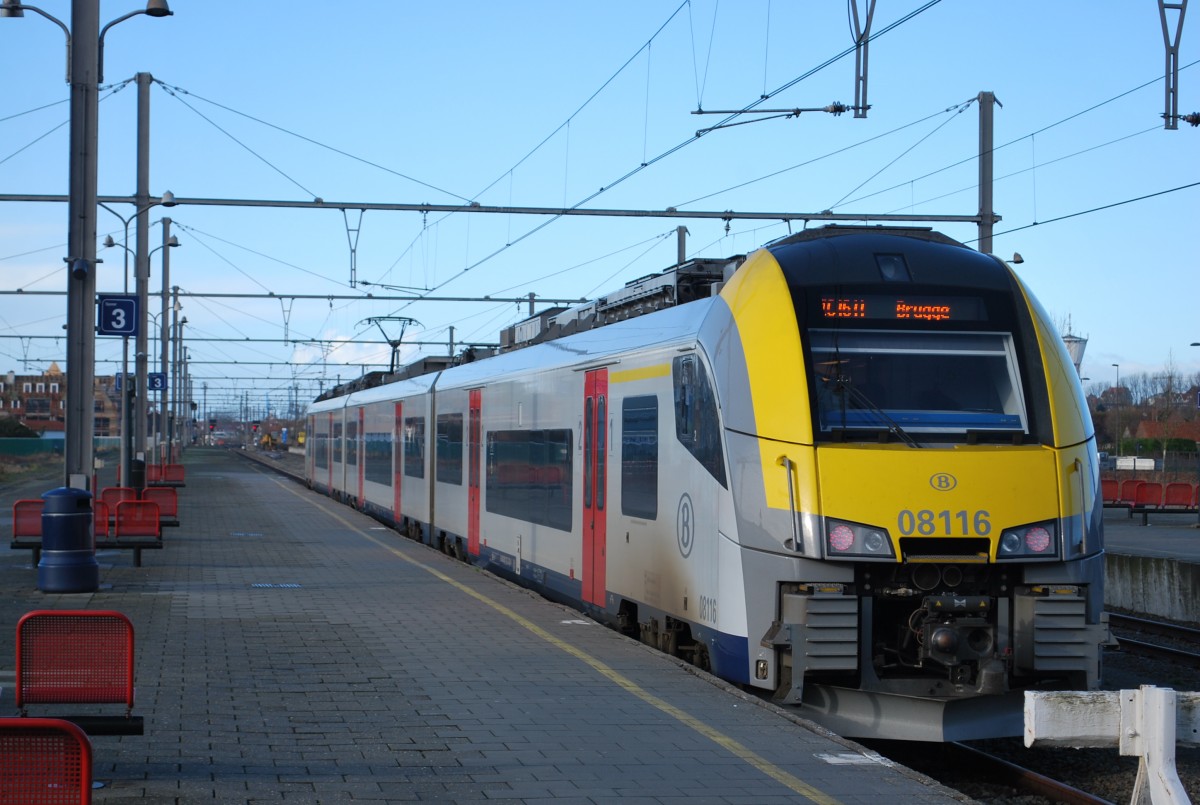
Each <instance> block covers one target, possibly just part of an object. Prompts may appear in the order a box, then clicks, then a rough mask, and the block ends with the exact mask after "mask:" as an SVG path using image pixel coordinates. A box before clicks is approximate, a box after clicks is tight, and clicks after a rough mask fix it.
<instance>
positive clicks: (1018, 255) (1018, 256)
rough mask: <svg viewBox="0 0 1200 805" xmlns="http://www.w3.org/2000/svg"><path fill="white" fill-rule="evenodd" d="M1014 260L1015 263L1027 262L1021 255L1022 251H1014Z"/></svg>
mask: <svg viewBox="0 0 1200 805" xmlns="http://www.w3.org/2000/svg"><path fill="white" fill-rule="evenodd" d="M1012 262H1013V263H1014V264H1015V265H1020V264H1021V263H1024V262H1025V258H1024V257H1022V256H1021V253H1020V252H1013V259H1012Z"/></svg>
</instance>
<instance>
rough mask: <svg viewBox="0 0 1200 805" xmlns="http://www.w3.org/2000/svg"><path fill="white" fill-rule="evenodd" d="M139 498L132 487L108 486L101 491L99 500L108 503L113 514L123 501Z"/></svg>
mask: <svg viewBox="0 0 1200 805" xmlns="http://www.w3.org/2000/svg"><path fill="white" fill-rule="evenodd" d="M137 496H138V493H137V490H136V489H134V488H133V487H131V486H106V487H104V488H103V489H101V490H100V497H99V498H98V499H99V500H102V501H104V502H105V503H107V504H108V510H109V511H110V512H113V511H116V510H117V504H118V503H120V502H121V501H122V500H137Z"/></svg>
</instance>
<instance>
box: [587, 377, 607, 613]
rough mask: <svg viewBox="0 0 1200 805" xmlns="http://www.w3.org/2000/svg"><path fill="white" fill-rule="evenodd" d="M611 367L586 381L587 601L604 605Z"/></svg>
mask: <svg viewBox="0 0 1200 805" xmlns="http://www.w3.org/2000/svg"><path fill="white" fill-rule="evenodd" d="M607 457H608V370H607V369H595V370H593V371H590V372H588V373H587V375H586V377H585V379H584V384H583V600H584V601H586V602H587V603H589V604H596V605H597V606H604V592H605V566H606V560H605V553H606V551H605V547H606V546H605V541H606V539H607V522H606V521H607V516H608V515H607V512H606V508H607V501H606V500H605V493H606V489H607V485H606V479H607V466H606V459H607Z"/></svg>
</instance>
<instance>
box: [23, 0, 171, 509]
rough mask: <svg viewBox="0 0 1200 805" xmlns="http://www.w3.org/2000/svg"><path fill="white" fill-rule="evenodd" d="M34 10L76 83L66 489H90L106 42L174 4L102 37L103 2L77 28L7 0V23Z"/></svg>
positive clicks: (90, 7)
mask: <svg viewBox="0 0 1200 805" xmlns="http://www.w3.org/2000/svg"><path fill="white" fill-rule="evenodd" d="M25 10H29V11H33V12H35V13H37V14H39V15H41V16H42V17H45V18H46V19H48V20H50V21H51V22H53V23H55V24H56V25H58V27H59V28H61V29H62V30H63V33H65V34H66V36H67V80H68V81H69V82H70V84H71V98H70V106H71V115H70V119H71V127H70V129H71V133H70V150H69V163H70V165H69V171H68V172H69V176H70V191H69V194H68V203H67V256H66V257H65V258H64V260H65V262H66V263H67V267H68V271H67V414H66V444H65V445H64V452H65V459H66V461H65V475H66V484H65V485H66V486H68V487H75V488H78V489H87V488H88V487H89V486H90V483H89V482H90V477H91V473H92V470H93V465H94V455H95V451H94V446H93V441H92V440H93V432H94V429H95V411H94V409H93V405H92V396H93V393H94V391H93V390H94V386H95V380H96V366H95V364H96V167H97V153H96V152H97V144H98V142H99V131H98V129H97V124H96V121H97V115H98V112H99V102H98V97H97V95H98V91H99V83H100V52H101V39H102V36H103V34H104V33H107V32H108V29H109V28H111V27H112V26H113V25H116V24H117V23H119V22H123V21H125V20H127V19H130V18H131V17H134V16H137V15H139V14H146V15H149V16H151V17H165V16H168V15H170V14H171V11H170V9H168V8H167V3H166V0H149V2H147V3H146V8H145V9H142V10H140V11H134V12H131V13H129V14H126V15H124V16H122V17H119V18H118V19H115V20H113V21H112V22H110V23H109V24H108V25H106V26H105V27H104V30H103V32H101V30H100V3H99V2H95V1H94V0H93V1H92V2H88V0H74V2H72V3H71V27H70V28H69V29H68V28H67V26H66V25H65V24H64V23H63V22H62V21H60V20H58V19H55V18H54V17H53V16H51V15H50V14H47V13H46V12H45V11H42V10H41V9H39V8H36V7H34V6H28V5H24V4H22V3H19V2H15V0H4V2H3V6H2V7H0V11H2V12H3V13H2V14H0V17H21V16H23V14H22V13H21V12H23V11H25Z"/></svg>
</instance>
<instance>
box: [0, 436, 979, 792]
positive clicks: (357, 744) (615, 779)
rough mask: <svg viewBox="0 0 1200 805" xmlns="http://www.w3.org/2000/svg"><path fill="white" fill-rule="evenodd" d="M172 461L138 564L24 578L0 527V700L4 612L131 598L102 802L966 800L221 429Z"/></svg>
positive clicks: (13, 616) (8, 687)
mask: <svg viewBox="0 0 1200 805" xmlns="http://www.w3.org/2000/svg"><path fill="white" fill-rule="evenodd" d="M183 463H184V465H185V467H186V472H187V486H186V487H185V488H183V489H181V490H180V520H181V523H182V525H181V526H180V527H179V528H175V529H170V530H169V531H168V532H167V533H166V534H165V536H164V540H165V542H166V546H165V548H164V549H163V550H162V551H156V552H154V553H152V554H149V555H147V556H146V557H145V559H144V564H143V567H140V568H136V567H133V565H132V557H131V556H130V555H129V554H128V553H127V552H101V553H100V554H99V556H98V558H99V561H100V563H101V574H100V576H101V588H100V589H99V590H98V591H96V592H95V593H84V594H75V595H64V594H45V593H42V592H40V591H38V590H37V587H36V584H37V574H36V570H35V569H33V568H31V567H30V566H29V561H30V556H29V552H27V551H12V550H9V549H8V548H7V547H4V548H0V688H3V692H2V693H0V712H4V713H5V714H12V713H14V712H15V705H14V699H13V695H12V678H13V673H12V669H13V664H14V647H13V642H14V637H15V625H16V621H17V619H18V618H19V617H20V616H21V615H22V614H24V613H25V612H28V611H31V610H34V609H76V608H84V609H115V610H118V611H121V612H124V613H125V614H126V615H128V616H129V617H130V619H131V620H132V621H133V624H134V628H135V632H136V643H137V653H136V707H135V712H136V713H137V714H140V715H142V716H143V717H144V718H145V725H146V727H145V733H146V734H145V735H144V736H125V737H96V738H95V739H94V740H93V746H94V753H95V771H94V774H95V777H96V779H97V780H100V781H103V783H104V787H103V788H100V789H98V790H96V791H95V792H94V801H95V802H97V803H133V802H137V803H146V802H150V803H201V802H204V803H211V802H217V803H333V802H371V803H387V802H398V803H404V802H426V801H437V802H454V803H488V805H496V804H497V803H542V802H548V801H555V802H557V803H564V805H571V804H572V803H580V804H583V803H586V804H587V805H603V804H604V803H621V805H639V804H640V803H647V804H650V803H653V804H654V805H661V804H662V803H680V804H681V805H682V803H687V804H688V805H703V804H705V803H714V804H715V803H720V804H721V805H732V804H735V803H747V804H751V803H752V804H753V805H770V804H771V803H800V802H813V801H817V802H823V803H830V804H831V805H832V803H847V804H850V803H862V804H863V805H866V803H878V802H888V803H889V805H918V804H919V805H927V804H933V803H949V802H962V801H965V798H963V797H961V796H959V795H958V794H956V793H955V792H952V791H948V790H947V789H945V788H942V787H940V786H939V785H937V784H936V783H934V782H932V781H930V780H928V779H926V778H924V777H922V776H920V775H916V774H914V773H912V772H910V771H908V770H906V769H902V768H897V767H892V766H890V765H887V764H884V763H882V762H870V761H869V760H868V758H867V757H866V756H865V755H864V753H863V750H861V748H860V747H858V746H857V745H855V744H852V743H850V742H846V741H840V740H838V739H835V738H833V737H831V736H828V735H827V734H824V733H822V732H821V731H818V730H814V729H812V728H810V727H809V726H806V725H805V724H804V723H802V722H800V721H798V720H797V719H794V718H792V717H788V716H786V715H784V714H782V713H781V711H778V710H777V709H775V708H772V707H769V706H764V705H762V704H760V703H758V702H756V701H754V700H753V699H752V698H751V697H748V696H746V695H745V694H742V693H740V692H738V691H736V690H733V689H732V688H730V687H729V686H727V685H724V684H721V683H718V682H716V681H715V680H712V679H711V678H710V677H708V676H707V675H705V674H700V673H697V672H694V671H692V670H689V669H687V668H686V667H684V666H683V665H682V664H681V663H678V662H676V661H674V660H671V659H670V658H667V657H664V656H662V655H660V654H658V653H657V652H654V651H652V650H650V649H648V648H646V647H644V646H642V645H640V644H639V643H637V642H636V641H632V640H629V639H627V638H625V637H623V636H621V635H619V634H617V633H615V632H613V631H611V630H609V629H606V628H604V627H602V626H599V625H597V624H595V623H592V622H590V621H588V620H587V619H586V618H583V617H582V616H580V614H579V613H577V612H574V611H572V610H570V609H568V608H565V607H562V606H559V605H557V604H553V603H551V602H548V601H546V600H544V599H542V598H540V597H538V596H536V595H533V594H532V593H530V592H529V591H526V590H522V589H520V588H518V587H516V586H514V585H511V584H508V583H506V582H504V581H502V580H500V579H497V578H495V577H493V576H491V575H489V574H487V573H485V572H482V571H480V570H479V569H476V568H472V567H470V566H468V565H465V564H463V563H461V562H457V561H455V560H453V559H451V558H449V557H446V556H443V555H442V554H439V553H437V552H435V551H432V550H430V549H428V548H426V547H424V546H422V545H420V544H418V543H415V542H412V541H409V540H406V539H403V538H401V537H400V536H399V535H397V534H396V533H395V532H393V531H391V530H390V529H385V528H382V527H381V526H380V524H379V523H377V522H375V521H374V520H371V519H370V518H368V517H366V516H365V515H362V514H360V513H357V512H355V511H353V510H352V509H350V508H348V507H345V506H341V505H339V504H336V503H334V502H333V501H330V500H328V499H327V498H323V497H321V496H318V495H315V494H313V493H311V492H309V491H308V490H306V489H304V488H303V487H302V486H300V485H298V484H295V483H294V482H292V481H289V480H287V479H285V478H283V477H281V476H280V475H278V474H276V473H274V472H272V471H270V470H269V469H266V468H264V467H263V466H261V465H259V464H256V463H254V462H252V461H248V460H247V459H246V458H245V457H243V456H241V455H238V453H237V451H233V450H222V449H215V448H213V449H206V448H200V449H193V450H190V451H188V452H187V453H186V454H185V457H184V460H183ZM0 503H4V501H0ZM7 505H8V507H11V502H8V503H7ZM6 528H8V529H9V530H11V523H8V524H6ZM0 540H2V544H3V546H7V545H8V541H9V538H8V535H7V534H2V533H0ZM435 574H440V575H441V576H444V577H446V578H449V579H451V580H453V582H455V584H458V585H463V586H465V587H468V588H470V589H471V590H473V591H475V592H477V593H478V594H479V595H480V596H482V597H483V599H484V600H480V599H479V598H476V597H473V596H471V595H468V594H467V593H465V592H464V591H463V590H462V589H460V588H459V587H457V586H455V585H454V584H451V583H449V582H448V581H446V580H445V578H440V577H439V575H435ZM515 618H521V619H524V620H525V621H527V622H528V623H530V624H533V625H535V626H536V627H537V628H538V629H541V630H544V632H545V633H546V634H548V635H550V636H551V637H552V640H553V641H558V642H560V643H561V644H562V645H569V646H571V647H574V649H576V650H578V651H580V652H583V654H584V655H586V657H588V658H590V659H589V660H588V661H587V662H585V661H584V660H582V659H580V658H579V657H577V656H572V655H571V654H569V653H567V652H566V651H564V650H563V648H561V647H560V646H559V645H555V643H554V642H552V640H548V639H546V638H545V637H543V636H541V635H539V634H536V633H535V632H534V631H531V630H530V629H528V628H526V627H525V626H523V625H521V623H519V622H518V621H517V620H516V619H515ZM597 664H602V665H603V667H605V668H607V669H609V670H608V671H607V672H606V673H601V672H600V671H599V670H597V667H596V665H597ZM613 674H616V675H620V677H621V678H622V679H623V680H626V682H625V683H624V684H625V685H626V686H632V687H633V688H634V689H635V690H636V691H640V692H641V693H643V694H645V695H646V696H649V697H655V698H654V700H655V701H661V702H663V703H665V704H664V707H669V708H675V709H676V711H677V712H682V713H685V714H686V717H687V718H690V719H695V720H696V721H697V722H698V723H700V724H703V725H705V728H706V729H709V730H715V731H716V733H717V734H719V735H720V736H722V738H721V741H720V742H718V741H716V740H713V739H712V738H710V737H707V736H706V735H705V734H702V733H701V732H700V731H698V730H697V729H696V728H694V726H691V725H689V724H687V723H685V722H684V721H682V720H680V719H679V718H677V717H676V716H675V715H673V714H672V713H671V712H665V711H664V708H663V707H657V706H654V705H652V704H651V703H649V702H647V701H646V700H645V699H643V698H641V697H639V695H635V693H634V692H631V691H630V690H628V689H626V687H622V685H620V684H617V683H616V682H614V681H613V680H612V678H610V677H611V675H613ZM46 709H47V710H49V709H53V708H46ZM74 709H75V711H78V710H79V708H74ZM101 709H102V710H103V708H101ZM106 712H111V711H106ZM734 745H736V746H740V747H744V751H745V752H749V753H752V754H753V756H754V757H755V758H757V759H758V761H759V763H765V764H772V765H773V767H774V768H776V769H778V770H779V771H780V772H782V773H784V774H787V775H791V776H792V778H793V779H795V780H798V781H801V783H800V785H801V786H802V788H801V791H802V792H804V793H800V792H797V791H796V790H793V788H790V787H788V786H787V785H785V784H784V783H782V782H779V781H778V780H776V779H774V778H773V777H772V776H771V775H769V774H768V773H766V772H764V771H763V770H762V769H760V768H758V767H756V766H755V765H752V764H751V763H750V762H748V761H747V760H746V759H745V758H744V757H740V756H739V755H738V754H737V753H735V752H734V751H731V749H730V748H728V747H729V746H734ZM831 755H850V756H856V757H858V758H859V759H860V760H866V761H867V762H864V763H862V764H856V765H835V764H831V763H830V762H828V760H827V758H828V757H829V756H831ZM805 793H807V796H806V795H805Z"/></svg>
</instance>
